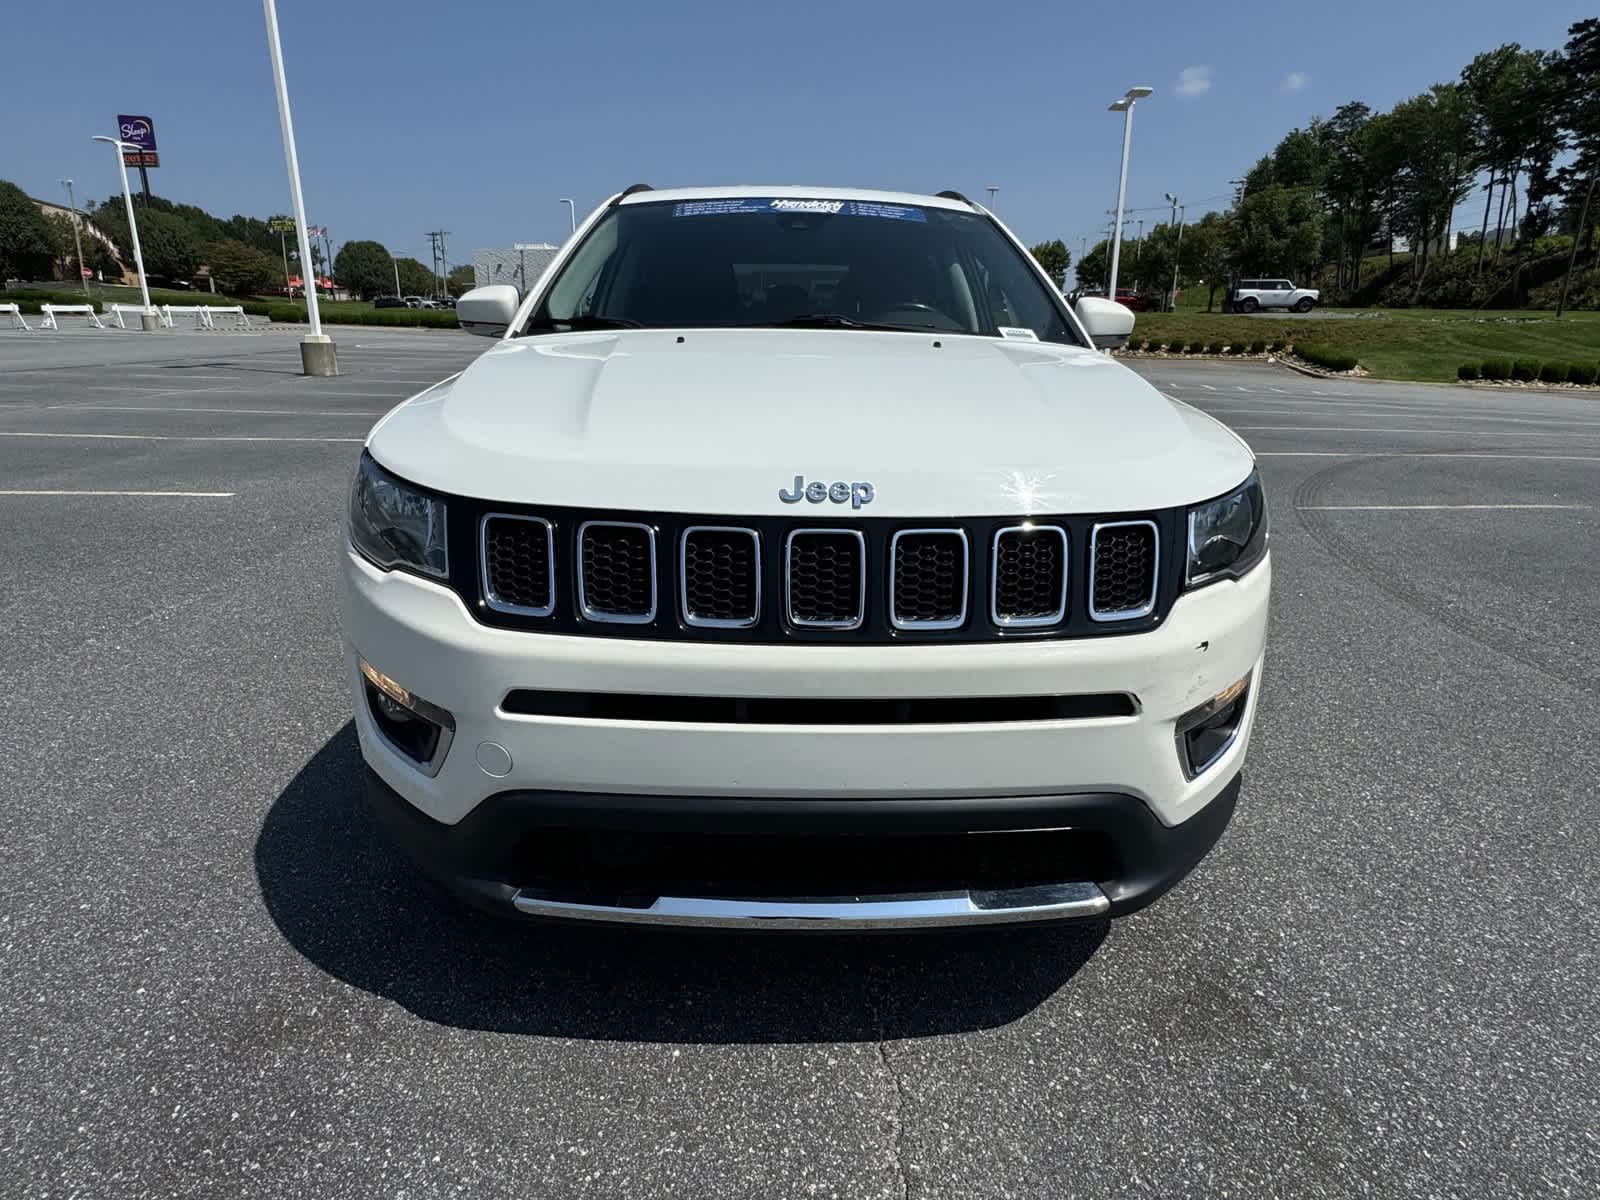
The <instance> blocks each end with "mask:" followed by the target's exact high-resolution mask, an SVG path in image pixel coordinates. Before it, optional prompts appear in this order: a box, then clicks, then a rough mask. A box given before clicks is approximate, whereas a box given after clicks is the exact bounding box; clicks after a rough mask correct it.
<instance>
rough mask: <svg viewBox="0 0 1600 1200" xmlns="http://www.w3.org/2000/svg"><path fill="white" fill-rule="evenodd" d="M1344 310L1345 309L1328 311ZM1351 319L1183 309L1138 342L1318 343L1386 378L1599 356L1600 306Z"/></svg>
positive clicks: (1405, 312) (1138, 331)
mask: <svg viewBox="0 0 1600 1200" xmlns="http://www.w3.org/2000/svg"><path fill="white" fill-rule="evenodd" d="M1329 311H1331V312H1335V313H1338V312H1341V311H1345V310H1338V309H1334V310H1329ZM1348 311H1350V312H1351V313H1352V315H1351V316H1349V317H1348V318H1346V317H1343V316H1333V317H1326V318H1319V317H1309V318H1307V317H1294V316H1289V317H1276V316H1271V317H1246V316H1239V315H1234V314H1225V313H1220V312H1219V313H1209V314H1208V313H1206V312H1203V311H1201V312H1193V311H1181V310H1180V311H1179V312H1175V313H1140V314H1139V315H1138V318H1137V320H1136V321H1135V323H1134V327H1133V341H1134V343H1135V344H1137V343H1138V342H1139V341H1141V340H1143V339H1146V338H1148V339H1150V340H1152V341H1156V340H1159V341H1167V340H1170V339H1173V338H1184V339H1186V340H1193V341H1204V342H1216V341H1222V342H1228V343H1230V344H1234V345H1237V344H1239V343H1241V342H1253V341H1257V340H1262V341H1269V342H1270V341H1272V340H1273V339H1275V338H1281V339H1283V340H1284V341H1287V342H1291V343H1292V342H1295V341H1299V342H1301V343H1306V344H1309V343H1315V344H1317V345H1319V346H1325V347H1328V348H1330V349H1334V350H1347V351H1349V352H1350V353H1351V354H1354V355H1355V356H1356V358H1357V359H1358V360H1359V361H1360V363H1361V365H1362V366H1363V367H1365V368H1366V369H1367V370H1368V371H1370V372H1372V374H1374V375H1377V376H1379V377H1381V378H1384V379H1419V380H1437V381H1449V380H1454V379H1455V378H1456V368H1457V367H1459V366H1461V365H1462V364H1463V363H1479V362H1482V361H1483V360H1484V359H1486V358H1506V359H1518V358H1525V359H1534V360H1537V361H1539V362H1583V363H1595V362H1600V312H1572V313H1567V314H1565V315H1564V316H1562V318H1561V319H1560V320H1559V321H1558V320H1556V318H1555V314H1554V313H1553V312H1540V311H1535V310H1527V309H1524V310H1518V311H1514V312H1477V313H1475V312H1468V311H1464V310H1456V309H1421V308H1416V309H1370V310H1366V309H1364V310H1359V313H1357V310H1348Z"/></svg>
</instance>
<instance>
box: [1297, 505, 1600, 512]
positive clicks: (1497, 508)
mask: <svg viewBox="0 0 1600 1200" xmlns="http://www.w3.org/2000/svg"><path fill="white" fill-rule="evenodd" d="M1295 507H1296V508H1297V509H1299V510H1300V511H1301V512H1491V511H1492V512H1502V511H1505V510H1507V509H1524V508H1532V509H1541V510H1542V509H1552V508H1554V509H1562V510H1566V511H1571V510H1573V509H1585V510H1586V509H1589V508H1592V507H1594V506H1593V505H1591V504H1297V505H1295Z"/></svg>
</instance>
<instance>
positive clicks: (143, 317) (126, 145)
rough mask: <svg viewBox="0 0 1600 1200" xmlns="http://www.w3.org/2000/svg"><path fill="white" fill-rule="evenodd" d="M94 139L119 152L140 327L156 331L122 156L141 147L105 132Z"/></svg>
mask: <svg viewBox="0 0 1600 1200" xmlns="http://www.w3.org/2000/svg"><path fill="white" fill-rule="evenodd" d="M94 140H95V141H97V142H107V143H109V144H110V146H111V148H112V149H113V150H115V151H116V153H117V170H118V171H120V172H121V173H122V203H123V204H124V205H126V206H127V209H128V237H129V239H130V240H131V241H132V242H133V266H134V269H135V270H137V271H138V272H139V295H140V297H141V298H142V299H143V301H144V311H143V312H141V313H140V314H139V328H140V329H143V330H144V331H145V332H146V333H154V332H155V331H156V330H158V329H160V328H161V321H160V319H159V318H158V317H157V316H156V310H155V309H153V308H151V307H150V285H149V284H148V283H147V282H145V277H144V251H143V250H141V249H140V248H139V226H138V223H137V222H135V221H134V219H133V194H132V193H131V192H129V191H128V164H127V162H126V160H124V159H123V157H122V153H123V151H124V150H132V151H138V150H139V147H138V146H135V145H134V144H133V143H132V142H124V141H122V140H121V139H119V138H114V137H106V136H105V134H103V133H97V134H95V135H94Z"/></svg>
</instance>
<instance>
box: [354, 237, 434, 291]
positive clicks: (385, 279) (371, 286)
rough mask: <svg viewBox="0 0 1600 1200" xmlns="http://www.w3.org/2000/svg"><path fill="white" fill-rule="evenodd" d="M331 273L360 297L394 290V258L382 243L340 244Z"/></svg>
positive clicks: (357, 242)
mask: <svg viewBox="0 0 1600 1200" xmlns="http://www.w3.org/2000/svg"><path fill="white" fill-rule="evenodd" d="M417 265H418V266H421V264H420V263H418V264H417ZM333 275H334V278H335V279H337V280H338V281H339V284H340V285H341V286H342V287H346V288H348V289H349V290H350V291H352V292H354V293H355V294H356V295H357V296H360V297H361V298H362V299H363V300H371V299H373V298H374V297H376V296H387V295H388V294H389V293H390V292H392V291H393V290H394V260H393V259H392V258H391V257H390V256H389V251H388V250H386V249H384V246H383V243H382V242H370V241H367V242H363V241H355V242H346V243H345V244H344V245H342V246H340V247H339V253H338V254H337V255H335V256H334V259H333Z"/></svg>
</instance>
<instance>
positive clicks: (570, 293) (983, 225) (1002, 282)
mask: <svg viewBox="0 0 1600 1200" xmlns="http://www.w3.org/2000/svg"><path fill="white" fill-rule="evenodd" d="M706 326H710V327H721V328H727V327H732V326H768V327H772V326H795V327H809V326H823V327H828V326H836V327H840V328H852V327H862V328H867V329H897V330H900V329H903V330H913V331H918V332H921V331H933V332H944V333H970V334H978V335H983V336H989V337H1009V338H1022V339H1029V340H1031V339H1033V338H1038V339H1040V340H1043V341H1047V342H1065V343H1068V344H1070V345H1082V344H1083V343H1082V341H1081V340H1080V338H1079V337H1078V335H1077V333H1076V331H1075V329H1073V327H1072V326H1071V325H1070V324H1069V322H1068V321H1067V319H1066V317H1065V316H1064V315H1063V314H1062V310H1061V306H1060V304H1059V303H1058V302H1057V301H1056V300H1055V299H1054V298H1053V297H1052V296H1051V294H1050V289H1049V288H1048V287H1047V286H1046V284H1045V283H1044V282H1043V281H1041V280H1040V279H1039V277H1038V275H1037V274H1036V273H1035V272H1034V271H1033V270H1032V269H1031V267H1030V266H1029V264H1028V263H1027V262H1025V261H1024V259H1023V256H1022V252H1021V251H1019V250H1018V249H1017V248H1016V247H1015V246H1014V245H1013V244H1012V243H1011V242H1010V241H1009V240H1008V239H1007V238H1006V237H1005V235H1004V234H1002V233H1001V232H1000V230H999V229H998V227H996V225H995V224H994V222H993V221H991V220H990V219H989V218H988V217H985V216H982V215H980V214H978V213H975V212H963V211H957V210H951V209H944V208H934V207H923V206H920V205H909V204H883V203H873V202H867V201H862V200H800V199H792V198H759V197H745V196H741V197H734V198H729V199H718V200H690V201H657V202H648V203H630V204H620V205H616V206H613V207H612V208H611V209H609V210H608V211H607V212H606V214H605V216H604V217H602V218H601V220H600V221H599V222H597V223H596V224H595V226H594V228H593V229H591V230H590V231H589V233H588V235H587V236H586V237H585V238H584V240H583V243H582V245H580V246H579V247H578V248H577V250H576V251H575V252H574V254H573V255H572V257H571V258H570V259H568V260H567V262H566V264H565V265H564V266H563V267H562V269H561V271H560V272H559V273H558V274H557V276H556V277H555V279H554V280H553V281H552V282H551V285H550V287H549V289H548V290H547V291H546V293H545V296H544V299H543V300H542V301H541V302H540V304H539V306H538V308H536V309H535V310H534V312H533V314H532V315H531V317H530V318H529V320H528V323H527V325H526V326H525V327H524V328H523V330H522V333H524V334H535V333H543V332H552V331H561V330H568V329H583V328H591V329H592V328H607V327H620V328H636V327H637V328H651V327H655V328H677V329H681V328H686V327H706Z"/></svg>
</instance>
